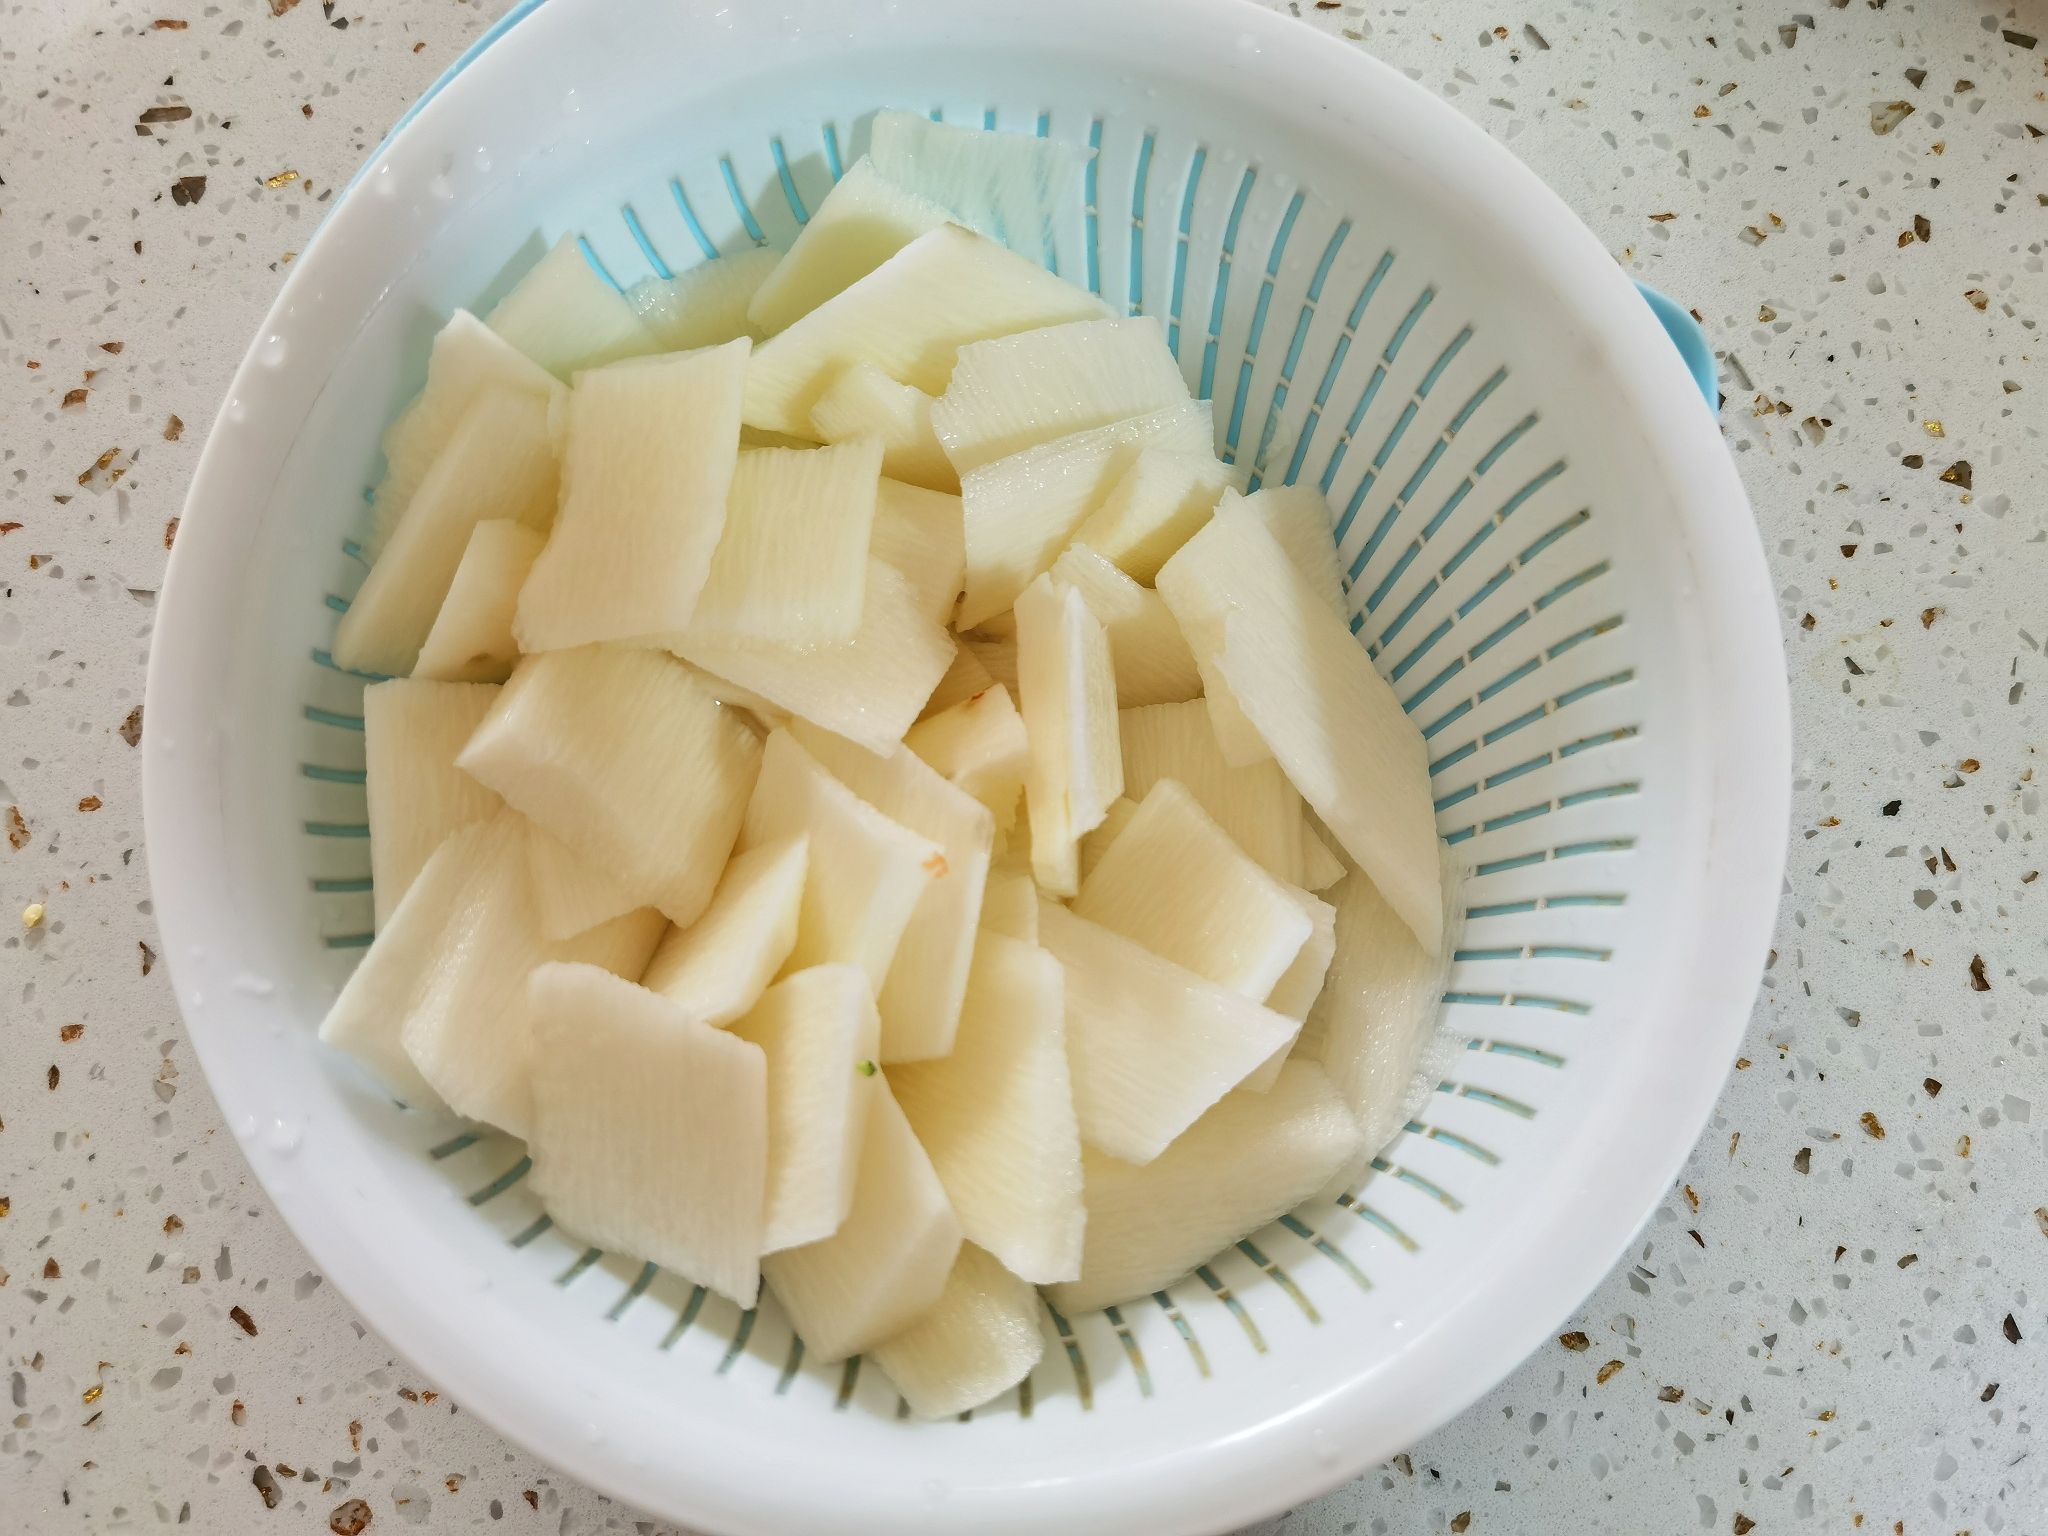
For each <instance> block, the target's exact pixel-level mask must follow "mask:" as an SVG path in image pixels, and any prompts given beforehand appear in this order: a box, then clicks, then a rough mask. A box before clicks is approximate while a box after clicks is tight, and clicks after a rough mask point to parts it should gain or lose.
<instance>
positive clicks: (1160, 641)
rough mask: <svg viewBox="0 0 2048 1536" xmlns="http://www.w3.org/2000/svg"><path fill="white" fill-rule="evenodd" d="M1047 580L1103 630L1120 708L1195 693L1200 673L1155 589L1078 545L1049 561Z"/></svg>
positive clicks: (1198, 690) (1167, 701) (1175, 700)
mask: <svg viewBox="0 0 2048 1536" xmlns="http://www.w3.org/2000/svg"><path fill="white" fill-rule="evenodd" d="M1052 579H1053V580H1054V581H1056V582H1065V583H1066V584H1067V585H1068V586H1070V587H1072V588H1073V589H1074V590H1075V591H1077V592H1079V593H1080V594H1081V600H1082V601H1083V602H1085V603H1086V604H1087V605H1088V611H1089V612H1090V613H1092V614H1094V615H1095V617H1096V618H1097V619H1099V620H1101V621H1102V627H1103V628H1104V629H1105V630H1107V631H1108V632H1109V651H1110V656H1111V657H1112V659H1113V660H1114V662H1115V665H1116V701H1117V703H1118V704H1119V705H1120V706H1121V707H1123V708H1125V709H1131V708H1135V707H1138V706H1141V705H1145V704H1174V703H1179V702H1181V701H1183V700H1187V699H1192V698H1195V697H1197V696H1198V695H1199V694H1200V693H1201V691H1202V674H1201V673H1200V672H1199V671H1197V670H1196V668H1195V657H1194V653H1193V652H1192V651H1190V650H1189V649H1188V643H1187V641H1185V640H1183V639H1182V638H1181V634H1180V626H1179V625H1178V624H1176V623H1174V621H1173V615H1172V614H1171V613H1169V612H1168V611H1167V608H1166V602H1165V600H1164V599H1163V598H1161V597H1160V595H1159V594H1158V593H1157V592H1154V591H1153V590H1152V589H1151V588H1150V587H1141V586H1139V585H1138V584H1137V583H1136V582H1135V581H1133V580H1131V578H1130V577H1128V576H1126V575H1125V574H1124V573H1123V572H1122V571H1120V570H1118V569H1117V568H1116V567H1115V566H1114V565H1111V564H1110V563H1109V562H1108V561H1107V560H1105V559H1103V558H1102V556H1100V555H1098V554H1097V553H1096V552H1095V551H1094V550H1092V549H1089V548H1087V547H1086V546H1084V545H1080V544H1076V545H1074V546H1073V547H1072V548H1070V549H1069V550H1067V552H1066V553H1065V554H1063V555H1061V556H1060V557H1059V559H1057V560H1055V561H1054V562H1053V565H1052Z"/></svg>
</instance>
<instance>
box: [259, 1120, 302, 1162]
mask: <svg viewBox="0 0 2048 1536" xmlns="http://www.w3.org/2000/svg"><path fill="white" fill-rule="evenodd" d="M305 1138H306V1133H305V1130H304V1128H303V1127H301V1126H299V1125H298V1124H296V1123H295V1122H293V1121H290V1120H272V1121H271V1122H270V1128H269V1129H268V1130H266V1131H265V1132H264V1133H263V1145H264V1146H266V1147H268V1148H270V1150H271V1151H273V1152H275V1153H276V1154H277V1155H278V1156H279V1157H290V1156H291V1155H292V1154H293V1153H294V1152H296V1151H298V1150H299V1143H300V1142H302V1141H304V1140H305Z"/></svg>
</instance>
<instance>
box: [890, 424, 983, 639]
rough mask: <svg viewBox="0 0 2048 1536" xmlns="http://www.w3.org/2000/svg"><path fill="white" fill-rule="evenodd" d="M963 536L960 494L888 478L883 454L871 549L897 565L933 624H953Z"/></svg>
mask: <svg viewBox="0 0 2048 1536" xmlns="http://www.w3.org/2000/svg"><path fill="white" fill-rule="evenodd" d="M964 539H965V535H964V534H963V533H962V531H961V526H960V498H959V497H958V496H953V495H948V494H947V493H946V492H944V491H932V490H926V489H925V488H924V487H922V486H917V485H905V484H904V483H903V482H902V481H900V480H892V479H890V478H889V477H888V460H887V459H886V458H885V459H884V460H883V476H882V483H881V484H880V486H879V487H877V489H876V491H875V527H874V537H873V540H872V542H871V543H870V545H869V553H870V554H872V555H873V556H874V557H875V558H876V559H877V560H880V561H883V562H885V563H886V564H888V565H892V566H894V567H895V568H896V570H897V572H898V573H899V574H900V575H901V576H902V577H903V579H904V580H905V581H906V582H908V583H909V584H910V589H911V591H912V592H913V593H914V594H915V595H916V598H917V607H918V611H919V612H920V613H922V614H924V615H925V616H926V617H927V618H929V619H931V620H932V621H933V622H934V623H937V624H950V623H952V622H953V606H954V604H955V603H957V602H958V601H959V600H960V583H961V581H962V579H963V578H964V575H965V572H966V568H967V548H966V544H965V542H964Z"/></svg>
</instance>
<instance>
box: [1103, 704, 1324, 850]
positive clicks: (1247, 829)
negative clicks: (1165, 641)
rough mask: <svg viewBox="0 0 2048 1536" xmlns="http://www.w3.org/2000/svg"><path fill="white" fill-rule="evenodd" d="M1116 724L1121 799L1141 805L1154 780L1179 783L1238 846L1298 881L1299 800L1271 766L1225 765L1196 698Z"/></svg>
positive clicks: (1122, 716)
mask: <svg viewBox="0 0 2048 1536" xmlns="http://www.w3.org/2000/svg"><path fill="white" fill-rule="evenodd" d="M1117 723H1118V726H1119V729H1120V732H1121V736H1122V741H1123V757H1124V793H1125V794H1127V795H1130V796H1132V797H1133V798H1134V799H1140V800H1142V799H1143V798H1144V797H1145V795H1146V794H1147V793H1149V792H1150V790H1151V788H1152V786H1153V785H1154V784H1156V783H1158V782H1159V781H1160V780H1161V779H1178V780H1179V781H1180V782H1181V783H1182V784H1183V785H1184V786H1186V788H1187V791H1188V793H1189V794H1191V795H1193V796H1194V797H1195V799H1196V800H1198V801H1199V802H1200V803H1201V806H1202V809H1203V810H1205V811H1207V812H1208V813H1209V814H1210V815H1211V816H1213V817H1215V818H1216V822H1217V825H1219V826H1221V827H1222V828H1223V830H1224V831H1226V832H1228V833H1229V834H1230V837H1231V841H1233V842H1235V843H1236V844H1237V846H1238V847H1240V848H1242V849H1243V850H1244V851H1245V852H1246V853H1247V854H1249V855H1250V856H1251V857H1252V858H1254V859H1256V860H1257V861H1258V862H1259V863H1260V864H1261V865H1263V866H1264V867H1265V868H1266V869H1267V870H1269V871H1270V872H1271V873H1272V874H1273V875H1275V876H1276V877H1277V878H1279V879H1281V880H1284V881H1286V882H1287V883H1288V884H1289V885H1299V884H1302V883H1303V882H1302V866H1301V829H1302V824H1303V823H1302V807H1301V796H1300V795H1298V794H1296V793H1295V790H1294V786H1293V785H1292V784H1289V783H1288V782H1287V776H1286V775H1285V774H1283V773H1282V772H1281V771H1280V765H1279V764H1278V763H1275V762H1274V761H1273V760H1272V759H1271V758H1268V759H1267V760H1266V761H1264V762H1262V763H1254V764H1252V765H1250V766H1249V767H1245V768H1233V767H1231V766H1230V764H1229V762H1228V761H1226V760H1225V758H1224V756H1223V752H1222V750H1221V748H1219V747H1218V745H1217V742H1216V732H1215V730H1214V729H1213V728H1212V727H1211V724H1210V720H1209V711H1208V708H1207V706H1206V705H1204V704H1203V703H1201V702H1199V701H1196V702H1191V703H1186V704H1155V705H1152V706H1151V707H1149V708H1145V709H1126V710H1123V711H1121V712H1120V713H1119V714H1118V716H1117Z"/></svg>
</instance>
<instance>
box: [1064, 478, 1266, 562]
mask: <svg viewBox="0 0 2048 1536" xmlns="http://www.w3.org/2000/svg"><path fill="white" fill-rule="evenodd" d="M1236 476H1237V471H1235V470H1233V469H1232V468H1230V466H1228V465H1226V464H1222V463H1219V462H1218V461H1217V458H1216V456H1215V454H1213V453H1210V452H1207V451H1190V450H1185V449H1172V448H1146V449H1143V450H1141V451H1140V452H1139V454H1138V456H1137V457H1136V458H1135V459H1133V460H1131V465H1130V468H1128V469H1126V470H1125V471H1124V472H1123V476H1122V478H1121V479H1119V480H1118V481H1117V483H1116V484H1115V485H1113V486H1111V487H1110V490H1109V494H1108V495H1107V496H1105V497H1104V498H1103V500H1102V505H1101V506H1099V507H1097V508H1096V509H1095V510H1094V511H1093V512H1091V513H1089V514H1088V516H1087V518H1086V519H1084V520H1083V521H1082V523H1081V526H1080V527H1079V528H1077V529H1075V530H1074V542H1075V543H1077V544H1086V545H1087V546H1088V547H1089V548H1090V549H1092V550H1094V551H1096V552H1097V553H1098V554H1100V555H1101V556H1102V557H1103V558H1104V559H1105V560H1108V561H1110V562H1111V563H1112V564H1114V565H1116V566H1117V567H1118V568H1119V569H1120V570H1122V571H1123V573H1124V574H1125V575H1127V576H1129V577H1130V578H1131V579H1132V580H1133V581H1138V582H1143V583H1145V584H1146V585H1148V586H1149V585H1150V584H1151V582H1152V580H1153V578H1154V577H1156V576H1157V575H1158V574H1159V567H1161V566H1162V565H1164V564H1166V562H1167V561H1168V560H1169V559H1171V558H1172V557H1173V552H1174V551H1175V550H1177V549H1179V548H1180V547H1181V545H1183V544H1185V543H1187V541H1188V540H1189V539H1191V538H1193V537H1194V536H1195V534H1196V533H1198V532H1200V531H1201V528H1202V525H1203V524H1204V523H1206V522H1208V521H1209V518H1210V515H1211V514H1212V513H1213V512H1214V511H1215V510H1216V502H1217V499H1218V498H1219V497H1221V496H1222V494H1223V493H1224V491H1226V490H1228V489H1229V488H1230V487H1231V485H1233V484H1234V483H1235V481H1236Z"/></svg>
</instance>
